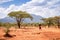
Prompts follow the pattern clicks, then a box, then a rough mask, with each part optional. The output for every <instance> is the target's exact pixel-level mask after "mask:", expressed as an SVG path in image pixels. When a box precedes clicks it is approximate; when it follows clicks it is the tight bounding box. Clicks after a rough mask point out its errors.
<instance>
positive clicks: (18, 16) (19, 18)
mask: <svg viewBox="0 0 60 40" xmlns="http://www.w3.org/2000/svg"><path fill="white" fill-rule="evenodd" d="M8 16H9V17H12V18H15V19H16V21H17V24H18V27H19V28H20V27H21V22H22V21H23V19H24V18H30V19H31V20H32V19H33V18H32V16H31V15H30V14H28V13H27V12H23V11H13V12H10V13H9V14H8Z"/></svg>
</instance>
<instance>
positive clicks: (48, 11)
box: [0, 0, 60, 17]
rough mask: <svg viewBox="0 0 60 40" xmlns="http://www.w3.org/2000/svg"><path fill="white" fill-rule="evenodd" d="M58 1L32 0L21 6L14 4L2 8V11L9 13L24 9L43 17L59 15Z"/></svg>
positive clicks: (59, 6)
mask: <svg viewBox="0 0 60 40" xmlns="http://www.w3.org/2000/svg"><path fill="white" fill-rule="evenodd" d="M58 1H59V0H32V1H30V2H27V3H26V4H23V5H20V6H16V5H14V4H12V5H10V6H9V7H8V8H7V9H6V8H1V9H0V13H2V14H5V15H7V14H8V13H9V12H11V11H18V10H22V11H27V12H28V13H30V14H36V15H40V16H42V17H51V16H56V15H57V16H58V15H60V5H58V4H57V5H55V4H56V3H57V2H58ZM55 6H56V7H55Z"/></svg>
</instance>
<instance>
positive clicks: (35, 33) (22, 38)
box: [0, 27, 60, 40]
mask: <svg viewBox="0 0 60 40" xmlns="http://www.w3.org/2000/svg"><path fill="white" fill-rule="evenodd" d="M10 30H11V31H10V35H16V36H13V37H12V38H6V37H3V35H4V34H5V33H4V29H3V28H0V40H60V29H57V28H42V29H41V30H39V29H38V28H37V27H30V28H26V29H14V28H11V29H10Z"/></svg>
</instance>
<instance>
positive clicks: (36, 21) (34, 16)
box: [0, 14, 43, 23]
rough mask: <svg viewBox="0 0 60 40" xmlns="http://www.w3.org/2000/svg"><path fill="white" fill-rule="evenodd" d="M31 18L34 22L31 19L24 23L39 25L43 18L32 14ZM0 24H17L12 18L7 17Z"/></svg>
mask: <svg viewBox="0 0 60 40" xmlns="http://www.w3.org/2000/svg"><path fill="white" fill-rule="evenodd" d="M31 16H32V17H33V20H32V21H31V20H30V19H28V18H26V19H25V20H24V22H27V23H31V22H34V23H39V22H41V21H42V20H40V19H42V18H43V17H41V16H39V15H34V14H31ZM0 22H4V23H5V22H10V23H13V22H16V20H15V19H13V18H11V17H5V18H3V19H0Z"/></svg>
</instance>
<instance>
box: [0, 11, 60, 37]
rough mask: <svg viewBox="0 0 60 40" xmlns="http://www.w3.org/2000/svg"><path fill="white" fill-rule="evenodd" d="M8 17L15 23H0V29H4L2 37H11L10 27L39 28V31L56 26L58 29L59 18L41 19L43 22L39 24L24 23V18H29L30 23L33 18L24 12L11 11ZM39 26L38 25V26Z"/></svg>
mask: <svg viewBox="0 0 60 40" xmlns="http://www.w3.org/2000/svg"><path fill="white" fill-rule="evenodd" d="M8 16H9V17H11V18H13V19H15V20H16V22H15V23H9V22H8V23H2V22H0V27H4V28H6V29H5V35H4V37H12V35H10V34H9V32H10V30H9V29H10V28H11V27H15V28H19V29H20V28H22V27H23V28H25V27H39V26H40V27H39V29H41V27H43V26H44V27H46V26H48V28H49V27H51V26H52V27H55V26H57V28H60V16H55V17H49V18H42V19H41V20H42V21H43V22H40V23H24V22H23V21H24V19H25V18H29V19H31V21H32V20H33V17H32V16H31V15H30V14H29V13H27V12H24V11H13V12H10V13H9V14H8ZM39 24H40V25H39Z"/></svg>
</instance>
